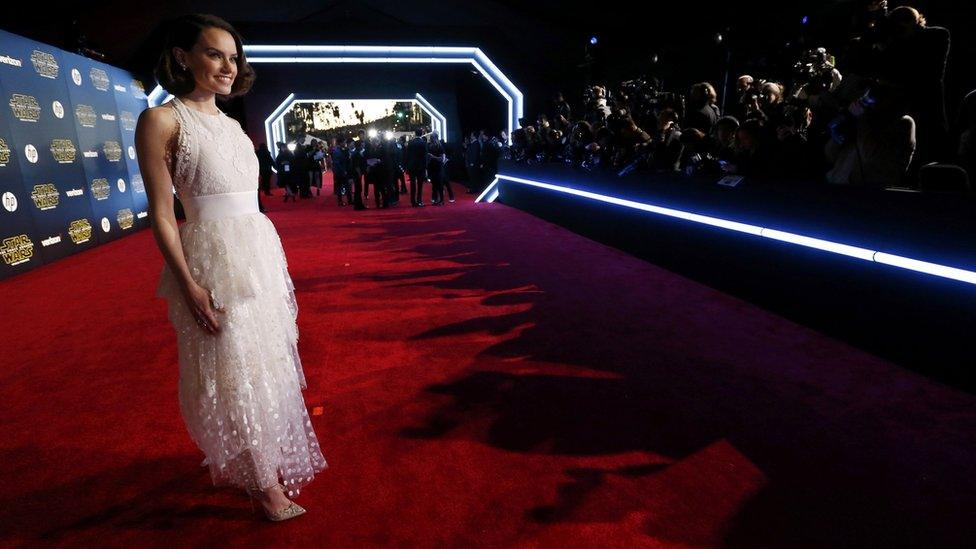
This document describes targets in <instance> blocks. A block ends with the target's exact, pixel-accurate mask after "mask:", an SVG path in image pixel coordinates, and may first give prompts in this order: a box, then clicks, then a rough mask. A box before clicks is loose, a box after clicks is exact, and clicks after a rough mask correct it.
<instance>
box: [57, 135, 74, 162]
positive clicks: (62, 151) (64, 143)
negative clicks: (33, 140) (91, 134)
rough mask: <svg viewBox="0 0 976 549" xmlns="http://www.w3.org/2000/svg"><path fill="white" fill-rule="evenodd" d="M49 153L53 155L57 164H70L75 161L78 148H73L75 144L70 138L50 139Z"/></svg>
mask: <svg viewBox="0 0 976 549" xmlns="http://www.w3.org/2000/svg"><path fill="white" fill-rule="evenodd" d="M51 154H53V155H54V159H55V160H57V161H58V163H59V164H70V163H72V162H74V161H75V157H76V156H77V155H78V150H77V149H75V144H74V143H72V142H71V140H70V139H52V140H51Z"/></svg>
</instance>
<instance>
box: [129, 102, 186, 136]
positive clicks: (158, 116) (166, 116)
mask: <svg viewBox="0 0 976 549" xmlns="http://www.w3.org/2000/svg"><path fill="white" fill-rule="evenodd" d="M139 125H140V126H143V127H144V128H145V129H146V130H150V131H168V130H172V129H173V128H175V127H176V126H177V125H178V122H177V120H176V113H174V112H173V107H172V106H170V105H169V103H164V104H162V105H159V106H158V107H149V108H148V109H146V110H144V111H142V113H141V114H139Z"/></svg>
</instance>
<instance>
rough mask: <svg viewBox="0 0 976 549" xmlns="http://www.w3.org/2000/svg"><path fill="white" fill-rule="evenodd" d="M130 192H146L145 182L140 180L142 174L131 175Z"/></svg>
mask: <svg viewBox="0 0 976 549" xmlns="http://www.w3.org/2000/svg"><path fill="white" fill-rule="evenodd" d="M130 183H131V184H132V192H134V193H144V192H146V184H145V183H143V182H142V174H138V173H137V174H135V175H133V176H132V181H130Z"/></svg>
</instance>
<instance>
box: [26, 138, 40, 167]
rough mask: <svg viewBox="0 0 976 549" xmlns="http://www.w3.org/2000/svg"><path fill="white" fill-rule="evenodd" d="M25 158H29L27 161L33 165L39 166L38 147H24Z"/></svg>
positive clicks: (29, 145)
mask: <svg viewBox="0 0 976 549" xmlns="http://www.w3.org/2000/svg"><path fill="white" fill-rule="evenodd" d="M24 156H25V157H27V161H28V162H30V163H31V164H37V160H38V155H37V147H35V146H34V145H31V144H30V143H28V144H27V145H26V146H24Z"/></svg>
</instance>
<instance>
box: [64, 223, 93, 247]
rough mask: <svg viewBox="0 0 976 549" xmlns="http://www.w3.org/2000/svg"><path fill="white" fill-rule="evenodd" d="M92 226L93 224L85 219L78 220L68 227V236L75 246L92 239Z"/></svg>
mask: <svg viewBox="0 0 976 549" xmlns="http://www.w3.org/2000/svg"><path fill="white" fill-rule="evenodd" d="M91 235H92V226H91V223H90V222H89V221H88V220H87V219H85V218H81V219H76V220H74V221H72V222H71V224H70V225H68V236H70V237H71V241H72V242H74V243H75V244H83V243H85V242H88V240H89V239H91Z"/></svg>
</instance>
